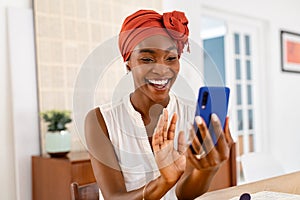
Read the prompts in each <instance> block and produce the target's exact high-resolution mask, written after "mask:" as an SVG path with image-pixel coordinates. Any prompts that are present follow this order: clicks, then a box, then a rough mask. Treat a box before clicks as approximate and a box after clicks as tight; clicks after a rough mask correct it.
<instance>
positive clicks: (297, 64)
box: [280, 31, 300, 73]
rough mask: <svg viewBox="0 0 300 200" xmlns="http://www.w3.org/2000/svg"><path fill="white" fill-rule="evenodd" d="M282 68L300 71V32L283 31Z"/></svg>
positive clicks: (287, 70)
mask: <svg viewBox="0 0 300 200" xmlns="http://www.w3.org/2000/svg"><path fill="white" fill-rule="evenodd" d="M280 40H281V69H282V71H286V72H297V73H300V34H298V33H292V32H288V31H281V33H280Z"/></svg>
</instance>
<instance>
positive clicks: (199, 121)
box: [195, 116, 202, 124]
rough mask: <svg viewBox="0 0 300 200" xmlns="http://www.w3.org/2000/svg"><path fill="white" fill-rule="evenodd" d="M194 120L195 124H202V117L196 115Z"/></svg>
mask: <svg viewBox="0 0 300 200" xmlns="http://www.w3.org/2000/svg"><path fill="white" fill-rule="evenodd" d="M195 121H196V123H197V124H202V119H201V117H200V116H196V117H195Z"/></svg>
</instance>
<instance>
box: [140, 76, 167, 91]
mask: <svg viewBox="0 0 300 200" xmlns="http://www.w3.org/2000/svg"><path fill="white" fill-rule="evenodd" d="M145 81H146V83H148V84H149V85H151V86H152V87H154V88H155V89H156V90H160V91H163V90H166V89H169V88H170V82H171V78H165V79H147V78H146V79H145Z"/></svg>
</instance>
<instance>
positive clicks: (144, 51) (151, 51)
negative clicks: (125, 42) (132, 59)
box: [139, 49, 155, 53]
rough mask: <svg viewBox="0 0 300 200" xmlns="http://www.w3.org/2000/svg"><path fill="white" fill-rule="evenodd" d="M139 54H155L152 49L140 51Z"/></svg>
mask: <svg viewBox="0 0 300 200" xmlns="http://www.w3.org/2000/svg"><path fill="white" fill-rule="evenodd" d="M139 53H155V51H154V50H152V49H139Z"/></svg>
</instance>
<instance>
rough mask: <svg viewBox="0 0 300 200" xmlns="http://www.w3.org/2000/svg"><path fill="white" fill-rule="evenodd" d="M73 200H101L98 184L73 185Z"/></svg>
mask: <svg viewBox="0 0 300 200" xmlns="http://www.w3.org/2000/svg"><path fill="white" fill-rule="evenodd" d="M71 198H72V200H99V187H98V185H97V183H89V184H86V185H80V186H79V185H78V183H77V182H73V183H71Z"/></svg>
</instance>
